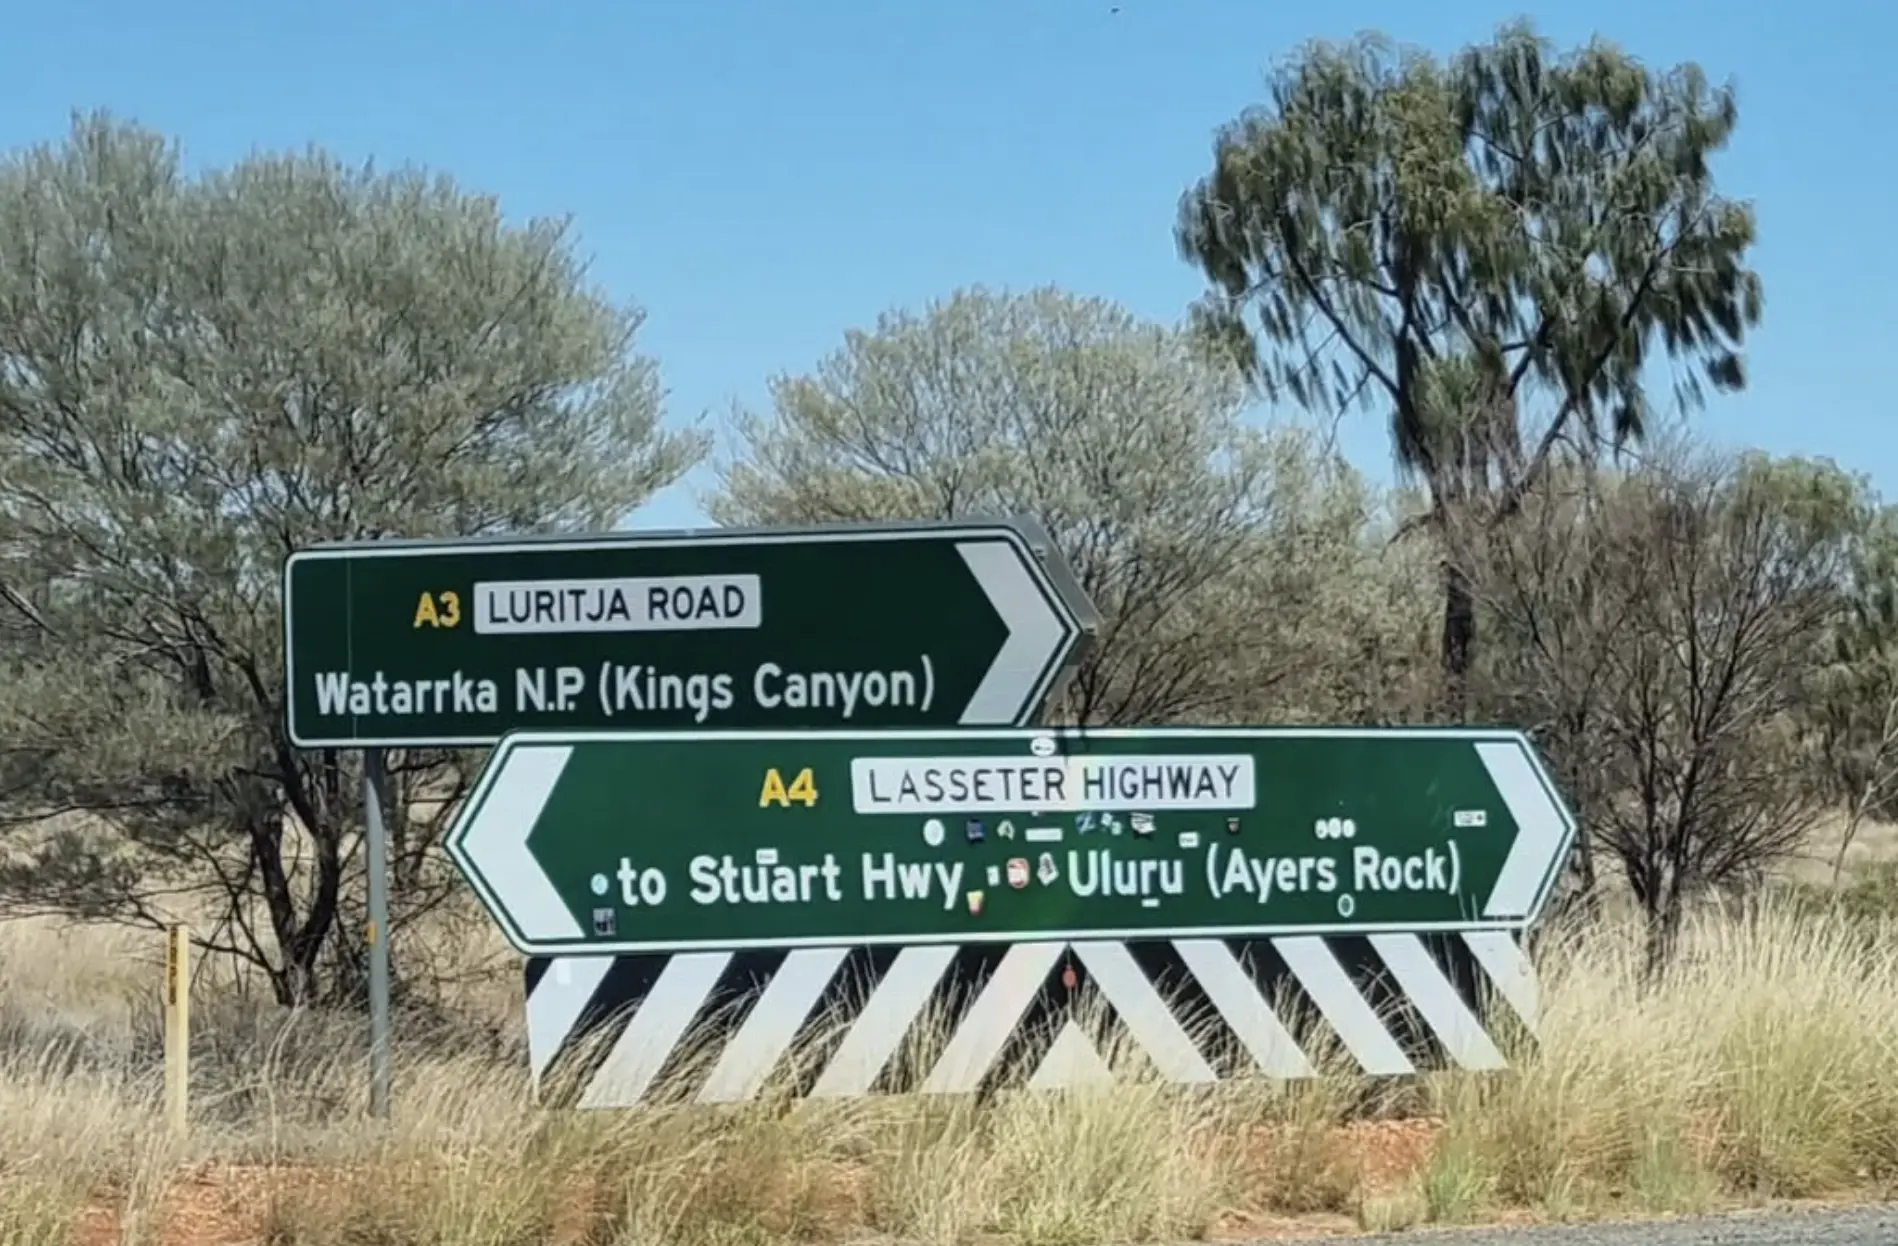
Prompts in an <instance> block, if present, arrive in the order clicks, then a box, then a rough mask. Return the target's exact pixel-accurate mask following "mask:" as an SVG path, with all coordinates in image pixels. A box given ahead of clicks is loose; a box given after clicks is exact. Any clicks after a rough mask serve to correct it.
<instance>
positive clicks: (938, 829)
mask: <svg viewBox="0 0 1898 1246" xmlns="http://www.w3.org/2000/svg"><path fill="white" fill-rule="evenodd" d="M923 842H924V843H926V844H928V845H929V846H930V847H931V848H940V847H942V819H941V818H931V819H930V820H929V821H927V822H925V823H923Z"/></svg>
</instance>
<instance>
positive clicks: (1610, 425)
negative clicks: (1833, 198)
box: [1178, 25, 1761, 487]
mask: <svg viewBox="0 0 1898 1246" xmlns="http://www.w3.org/2000/svg"><path fill="white" fill-rule="evenodd" d="M1736 120H1737V110H1736V107H1735V104H1734V100H1733V96H1732V94H1731V92H1730V91H1727V90H1715V89H1711V88H1710V87H1709V86H1708V84H1707V82H1706V79H1705V76H1704V75H1703V74H1702V72H1701V71H1700V70H1699V68H1698V67H1696V66H1694V65H1691V64H1690V65H1683V66H1680V67H1677V68H1675V69H1673V70H1671V71H1669V72H1666V73H1657V72H1655V71H1653V70H1649V69H1647V68H1644V67H1643V66H1641V65H1640V64H1639V63H1638V62H1637V61H1635V60H1634V59H1633V58H1632V57H1630V56H1628V55H1627V54H1626V53H1625V52H1623V51H1622V50H1620V49H1619V48H1617V47H1615V46H1614V45H1612V44H1609V43H1606V42H1604V41H1601V40H1596V41H1594V42H1591V43H1590V44H1588V45H1587V46H1586V47H1584V48H1581V49H1579V50H1577V51H1575V52H1573V53H1571V54H1569V55H1567V56H1560V57H1558V56H1556V55H1555V54H1554V51H1553V49H1552V48H1551V46H1550V45H1549V44H1548V43H1547V41H1546V40H1543V39H1540V38H1538V37H1537V36H1536V35H1535V33H1534V31H1533V30H1532V28H1530V27H1528V26H1527V25H1511V26H1506V27H1504V28H1503V29H1502V30H1500V31H1499V32H1498V34H1497V36H1496V38H1495V39H1494V40H1493V41H1492V42H1490V43H1488V44H1482V45H1477V46H1473V47H1470V48H1467V49H1465V50H1464V51H1463V52H1462V53H1461V54H1459V55H1458V56H1457V57H1455V58H1453V59H1452V60H1451V61H1449V62H1448V63H1444V64H1440V63H1438V62H1436V61H1434V60H1432V59H1430V58H1429V57H1427V56H1425V55H1423V54H1421V53H1418V52H1415V51H1408V50H1406V51H1399V50H1397V49H1394V48H1393V47H1392V46H1391V45H1390V44H1389V43H1388V42H1387V41H1386V40H1384V39H1382V38H1380V37H1376V36H1367V37H1365V38H1363V39H1360V40H1358V41H1357V42H1355V43H1353V44H1350V45H1346V46H1333V45H1327V44H1315V45H1313V46H1311V47H1309V48H1308V49H1306V51H1305V53H1304V54H1303V55H1302V56H1301V57H1300V58H1298V59H1296V60H1295V61H1293V62H1292V63H1290V64H1289V65H1287V66H1285V67H1284V68H1283V69H1282V70H1281V72H1280V73H1279V74H1278V76H1277V77H1276V79H1275V81H1274V83H1273V87H1272V103H1271V106H1270V107H1269V108H1265V109H1257V110H1253V111H1249V112H1247V113H1246V114H1245V115H1243V116H1242V117H1241V118H1240V119H1239V120H1238V121H1236V122H1234V123H1233V124H1231V125H1228V126H1227V127H1225V128H1224V129H1222V130H1221V131H1220V133H1219V136H1218V139H1217V142H1216V144H1215V151H1214V169H1213V172H1212V173H1211V174H1210V175H1209V176H1208V177H1206V178H1205V179H1204V180H1203V181H1201V182H1200V183H1199V184H1198V185H1197V186H1196V187H1194V188H1193V190H1191V191H1190V192H1189V193H1188V194H1187V195H1186V196H1185V198H1184V200H1183V202H1182V204H1181V212H1180V223H1179V227H1178V240H1179V245H1180V249H1181V253H1182V255H1183V257H1184V258H1186V259H1188V260H1190V261H1192V262H1194V263H1196V264H1197V265H1198V266H1199V267H1200V268H1201V270H1202V271H1203V272H1204V273H1205V275H1206V278H1207V280H1208V282H1209V283H1210V284H1211V286H1212V290H1211V291H1210V293H1209V294H1208V295H1207V297H1206V299H1205V300H1203V301H1202V303H1201V304H1200V305H1199V308H1198V311H1199V314H1200V317H1201V320H1202V324H1203V325H1204V326H1205V327H1206V328H1207V329H1208V330H1210V331H1211V332H1212V333H1213V334H1214V335H1215V336H1217V337H1219V338H1221V339H1222V340H1225V341H1227V342H1229V343H1232V344H1235V345H1239V346H1242V347H1243V348H1244V349H1243V350H1242V352H1241V356H1242V358H1244V359H1245V360H1246V361H1247V362H1248V363H1250V364H1251V366H1252V367H1253V368H1254V370H1255V375H1256V376H1257V377H1258V378H1259V379H1260V380H1261V381H1263V382H1264V383H1265V384H1266V385H1267V386H1268V387H1269V388H1271V389H1272V390H1274V391H1282V392H1284V393H1285V394H1287V395H1289V396H1290V397H1292V398H1293V399H1295V400H1296V401H1298V402H1299V403H1301V404H1304V405H1307V406H1313V407H1340V406H1344V405H1349V404H1350V403H1351V402H1353V401H1357V400H1362V401H1366V402H1373V403H1376V404H1378V405H1379V406H1382V407H1385V408H1386V409H1388V410H1390V411H1391V413H1392V418H1393V421H1394V433H1395V439H1396V446H1397V450H1398V453H1399V455H1400V457H1401V459H1402V460H1403V461H1404V462H1405V463H1406V464H1407V465H1409V466H1412V467H1414V468H1416V469H1418V470H1419V472H1420V473H1421V474H1422V475H1423V476H1424V477H1425V478H1426V479H1428V480H1430V481H1431V482H1432V483H1433V485H1434V484H1437V483H1439V482H1443V481H1447V480H1448V479H1450V478H1452V477H1454V476H1455V475H1457V474H1458V471H1459V469H1460V468H1469V469H1473V470H1475V471H1476V472H1477V473H1478V474H1479V475H1480V476H1485V477H1486V476H1487V475H1488V474H1489V472H1490V471H1491V470H1492V469H1494V470H1496V471H1498V472H1500V473H1501V475H1502V477H1503V480H1504V481H1505V482H1506V483H1509V484H1511V485H1514V486H1517V487H1519V486H1520V484H1521V483H1522V482H1523V481H1524V480H1526V478H1527V475H1528V472H1529V471H1531V470H1533V469H1534V467H1535V465H1536V464H1537V463H1539V462H1540V461H1541V460H1542V459H1543V458H1544V457H1545V456H1546V454H1547V453H1548V452H1549V449H1550V447H1551V446H1552V445H1553V444H1554V441H1553V439H1554V437H1556V436H1557V435H1558V434H1559V430H1561V429H1562V428H1563V427H1564V426H1566V425H1567V423H1568V421H1569V420H1571V419H1573V420H1575V421H1576V422H1577V423H1579V424H1581V425H1582V426H1583V428H1584V430H1585V432H1586V433H1587V434H1588V436H1589V437H1590V438H1591V439H1592V438H1596V437H1603V436H1605V437H1607V438H1610V439H1619V438H1622V437H1627V436H1635V435H1638V434H1639V433H1640V432H1641V430H1642V428H1643V427H1644V425H1645V423H1646V421H1647V403H1646V399H1645V395H1644V391H1643V387H1642V376H1641V369H1642V366H1643V364H1644V363H1645V362H1646V361H1647V358H1648V352H1649V349H1650V346H1651V344H1653V343H1654V342H1656V341H1658V342H1659V343H1660V344H1661V345H1662V346H1663V347H1664V349H1665V350H1666V352H1667V353H1668V354H1670V355H1675V354H1678V355H1681V356H1684V357H1686V358H1688V359H1690V360H1691V361H1693V362H1695V363H1697V364H1698V378H1696V377H1694V376H1686V377H1683V378H1682V380H1683V382H1684V383H1685V384H1686V385H1687V386H1688V387H1689V389H1690V390H1693V392H1697V388H1696V384H1695V383H1696V380H1697V379H1705V380H1706V381H1709V382H1711V383H1712V384H1713V385H1715V386H1717V387H1721V388H1734V387H1737V386H1739V385H1740V384H1741V383H1742V381H1743V370H1742V367H1741V361H1740V357H1739V354H1738V350H1739V347H1740V344H1741V342H1742V340H1743V337H1744V333H1745V330H1746V329H1747V328H1748V327H1750V326H1751V325H1753V324H1754V323H1756V322H1757V320H1758V318H1759V314H1760V306H1761V292H1760V283H1759V280H1758V278H1757V277H1756V276H1755V275H1754V274H1753V273H1751V272H1750V271H1748V270H1747V269H1746V268H1745V267H1744V262H1743V261H1744V256H1745V252H1746V250H1747V248H1748V247H1749V246H1750V244H1751V242H1752V240H1753V233H1754V226H1753V216H1752V212H1751V210H1750V209H1749V208H1748V207H1746V206H1745V205H1742V204H1738V203H1734V202H1732V201H1729V200H1726V199H1724V198H1722V197H1720V196H1719V195H1717V194H1716V193H1715V191H1714V188H1713V179H1712V172H1711V169H1710V167H1709V159H1710V157H1711V156H1712V155H1713V154H1714V153H1715V152H1717V151H1719V150H1720V149H1721V148H1723V147H1724V146H1725V145H1726V142H1727V140H1728V138H1729V137H1730V135H1731V134H1732V131H1733V127H1734V125H1735V122H1736ZM1248 311H1250V312H1251V313H1252V316H1253V322H1254V324H1255V325H1256V328H1255V329H1249V328H1248V327H1247V324H1246V314H1247V312H1248ZM1473 373H1474V374H1477V375H1480V376H1481V377H1482V378H1483V379H1486V380H1487V381H1489V382H1490V383H1491V384H1492V386H1493V391H1494V392H1493V393H1492V394H1491V395H1490V399H1491V401H1489V402H1486V403H1480V404H1443V403H1438V404H1435V405H1433V404H1431V403H1430V402H1428V401H1426V400H1427V399H1428V398H1430V397H1431V396H1432V393H1431V391H1433V390H1437V391H1441V390H1443V389H1446V388H1447V389H1449V390H1450V391H1452V392H1455V391H1458V390H1462V391H1465V392H1467V391H1468V390H1469V389H1470V388H1471V381H1472V374H1473ZM1529 383H1534V384H1537V385H1539V386H1540V387H1542V388H1544V389H1545V390H1547V391H1548V392H1549V393H1551V394H1552V395H1553V396H1554V400H1555V403H1556V410H1555V412H1554V415H1553V417H1552V418H1551V419H1550V420H1549V422H1548V429H1547V431H1546V432H1545V434H1544V438H1543V440H1542V442H1541V444H1540V446H1539V447H1538V448H1537V450H1536V451H1535V452H1534V455H1533V456H1532V457H1531V458H1530V459H1529V460H1528V461H1527V462H1525V460H1524V458H1523V456H1522V448H1521V444H1520V441H1519V438H1518V433H1519V430H1518V429H1517V428H1516V426H1515V415H1516V412H1515V411H1514V410H1513V408H1514V407H1516V406H1517V405H1518V402H1519V399H1520V397H1521V396H1522V390H1523V388H1524V386H1525V385H1527V384H1529ZM1499 404H1500V405H1501V406H1502V407H1504V408H1506V411H1505V413H1504V418H1502V419H1501V420H1500V423H1497V424H1490V423H1489V421H1490V417H1494V416H1496V414H1497V412H1496V411H1494V410H1492V409H1489V408H1494V407H1496V406H1497V405H1499ZM1473 407H1474V408H1476V409H1472V408H1473ZM1479 416H1481V417H1483V419H1484V424H1483V425H1481V426H1479V425H1478V424H1477V423H1475V422H1473V421H1474V419H1475V417H1479ZM1604 421H1605V426H1604Z"/></svg>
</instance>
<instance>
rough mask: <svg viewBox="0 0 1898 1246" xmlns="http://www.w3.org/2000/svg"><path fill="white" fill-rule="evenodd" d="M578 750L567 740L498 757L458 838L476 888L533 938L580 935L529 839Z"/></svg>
mask: <svg viewBox="0 0 1898 1246" xmlns="http://www.w3.org/2000/svg"><path fill="white" fill-rule="evenodd" d="M572 754H573V749H572V747H571V746H569V745H564V744H523V745H517V746H515V747H514V748H511V749H509V750H507V752H506V753H505V754H504V755H503V756H502V757H501V758H500V759H499V765H498V767H497V768H496V770H495V774H494V778H493V780H492V781H491V782H490V783H489V784H488V789H487V791H486V792H484V793H482V794H481V796H480V797H479V800H478V803H477V804H476V805H475V807H474V809H473V811H472V813H471V815H470V817H469V820H468V822H467V823H466V825H465V826H464V827H463V828H461V833H460V834H459V835H457V836H455V837H454V840H453V842H454V844H455V845H456V848H457V849H458V852H457V854H456V855H457V858H458V861H459V863H460V864H461V865H462V869H463V872H464V873H466V874H468V875H469V881H470V882H471V883H473V884H474V885H475V888H476V890H478V891H481V892H483V893H485V894H486V895H487V896H488V897H489V898H490V900H491V901H492V903H493V905H494V907H495V909H496V910H497V912H496V916H502V915H505V917H504V920H503V921H502V926H503V927H504V928H510V929H511V930H512V931H513V932H515V933H517V934H518V935H520V936H521V937H522V938H523V939H525V940H527V941H528V942H530V943H534V942H540V941H543V940H551V939H578V938H580V937H581V936H582V933H583V932H582V931H581V929H580V923H579V922H577V921H575V920H574V917H573V913H572V911H571V910H569V909H568V908H567V905H566V902H565V901H563V900H562V899H561V898H560V893H559V891H557V890H556V889H555V888H554V885H553V881H552V880H551V879H549V878H548V877H547V873H546V871H545V870H543V869H541V867H540V863H539V862H538V861H536V860H535V859H534V854H533V852H532V851H531V850H530V849H529V848H528V846H527V837H528V835H530V834H531V833H532V832H533V830H534V825H535V823H536V822H538V821H539V820H540V815H541V811H542V810H543V809H545V808H546V807H547V801H548V798H549V797H551V796H552V795H553V791H554V787H555V785H557V784H558V783H559V782H560V776H561V774H562V773H564V772H565V770H566V768H567V759H568V758H569V757H570V756H572Z"/></svg>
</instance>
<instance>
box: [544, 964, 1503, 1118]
mask: <svg viewBox="0 0 1898 1246" xmlns="http://www.w3.org/2000/svg"><path fill="white" fill-rule="evenodd" d="M1499 1001H1500V1002H1499ZM1536 1001H1537V989H1536V980H1535V975H1534V972H1533V970H1532V968H1531V966H1530V963H1529V960H1528V957H1527V956H1526V955H1525V953H1524V951H1523V949H1522V948H1521V946H1520V945H1519V944H1518V942H1517V940H1516V938H1515V937H1514V936H1512V935H1509V934H1506V933H1500V932H1483V933H1474V934H1465V935H1441V936H1435V935H1409V934H1389V935H1371V936H1365V937H1349V938H1345V937H1322V938H1321V937H1315V936H1312V937H1295V938H1294V937H1288V938H1276V939H1258V940H1223V939H1177V940H1169V941H1155V942H1127V943H1122V942H1076V943H1059V942H1054V943H1021V944H1001V945H991V946H981V945H969V946H946V947H944V946H938V947H833V948H800V949H796V950H791V951H783V950H777V951H746V952H698V953H684V954H674V955H650V956H624V957H588V956H563V957H536V958H532V959H530V960H529V961H528V966H527V1034H528V1048H529V1053H530V1060H531V1062H532V1071H533V1074H534V1079H535V1085H536V1087H537V1088H539V1089H540V1091H541V1097H542V1101H543V1102H546V1103H549V1104H561V1105H570V1106H578V1107H583V1108H611V1107H629V1106H632V1105H634V1104H637V1103H640V1102H644V1101H650V1100H653V1099H656V1098H660V1097H666V1098H672V1097H674V1096H680V1097H686V1098H692V1099H696V1100H698V1101H700V1102H708V1103H710V1102H732V1101H738V1100H744V1099H750V1098H753V1097H755V1096H756V1095H758V1093H759V1092H760V1091H761V1090H762V1089H763V1088H765V1087H766V1086H788V1087H789V1088H790V1089H792V1091H793V1092H794V1093H797V1094H801V1095H807V1096H843V1095H863V1094H872V1093H892V1092H900V1091H912V1090H913V1091H923V1092H944V1093H958V1092H961V1093H970V1092H984V1091H987V1090H990V1089H994V1088H996V1087H999V1086H1002V1085H1007V1084H1019V1083H1020V1082H1022V1081H1025V1082H1026V1083H1027V1084H1028V1085H1029V1086H1032V1087H1058V1086H1071V1085H1077V1084H1081V1083H1084V1082H1089V1081H1099V1080H1101V1079H1104V1078H1108V1077H1110V1076H1111V1073H1110V1072H1109V1069H1108V1061H1107V1059H1106V1058H1105V1056H1104V1055H1103V1052H1106V1051H1115V1050H1118V1051H1124V1050H1126V1049H1127V1048H1126V1045H1127V1044H1131V1045H1132V1046H1133V1047H1134V1048H1136V1049H1138V1050H1139V1051H1140V1052H1141V1053H1143V1054H1144V1056H1145V1057H1146V1059H1147V1060H1148V1061H1149V1062H1150V1063H1151V1064H1152V1066H1153V1069H1154V1071H1155V1072H1156V1073H1157V1074H1158V1075H1159V1076H1160V1077H1162V1078H1165V1079H1166V1080H1168V1081H1173V1082H1182V1083H1194V1082H1210V1081H1218V1080H1222V1079H1225V1078H1229V1077H1235V1076H1240V1075H1245V1074H1256V1073H1259V1072H1263V1073H1265V1074H1266V1075H1268V1076H1273V1077H1283V1078H1296V1077H1306V1076H1310V1075H1311V1074H1312V1073H1313V1071H1314V1068H1313V1053H1312V1052H1308V1051H1307V1050H1305V1049H1302V1048H1301V1047H1300V1045H1299V1042H1298V1041H1297V1040H1296V1039H1295V1038H1294V1037H1293V1034H1292V1032H1291V1031H1290V1029H1288V1027H1287V1024H1286V1018H1288V1017H1299V1018H1309V1019H1311V1020H1313V1021H1316V1022H1319V1023H1320V1025H1319V1029H1318V1031H1316V1037H1315V1038H1314V1031H1309V1030H1308V1031H1304V1033H1305V1035H1306V1041H1307V1042H1308V1043H1311V1042H1313V1041H1323V1036H1324V1033H1325V1032H1328V1033H1329V1035H1330V1037H1331V1038H1333V1039H1335V1041H1336V1043H1337V1049H1338V1050H1340V1051H1341V1052H1342V1053H1344V1054H1345V1055H1346V1056H1348V1058H1349V1059H1350V1060H1352V1061H1354V1062H1355V1063H1356V1064H1357V1066H1358V1067H1359V1068H1360V1069H1362V1070H1363V1071H1364V1072H1365V1073H1367V1074H1371V1075H1376V1076H1402V1075H1405V1074H1410V1073H1415V1072H1418V1071H1420V1070H1421V1069H1425V1068H1434V1067H1444V1066H1447V1065H1452V1064H1453V1065H1459V1066H1462V1067H1464V1068H1469V1069H1479V1070H1480V1069H1497V1068H1502V1067H1504V1064H1505V1060H1504V1057H1503V1054H1502V1051H1501V1050H1500V1048H1499V1045H1498V1042H1497V1040H1496V1037H1495V1033H1494V1027H1495V1026H1496V1025H1499V1024H1506V1023H1509V1022H1513V1023H1515V1024H1518V1025H1519V1026H1521V1027H1522V1028H1523V1029H1524V1030H1526V1032H1527V1033H1528V1034H1529V1035H1533V1034H1534V1033H1535V1029H1536V1020H1537V1003H1536ZM1492 1006H1494V1007H1499V1008H1503V1009H1507V1011H1508V1013H1509V1014H1511V1016H1510V1017H1509V1018H1508V1021H1505V1018H1504V1017H1502V1016H1498V1015H1495V1014H1493V1013H1486V1009H1488V1008H1490V1007H1492ZM932 1036H935V1037H936V1041H935V1042H934V1043H933V1045H932V1044H931V1043H930V1039H931V1037H932ZM943 1036H946V1041H944V1037H943ZM793 1053H799V1054H798V1055H797V1056H796V1057H794V1056H793ZM556 1088H557V1089H556Z"/></svg>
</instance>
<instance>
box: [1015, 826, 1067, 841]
mask: <svg viewBox="0 0 1898 1246" xmlns="http://www.w3.org/2000/svg"><path fill="white" fill-rule="evenodd" d="M1021 837H1022V838H1023V839H1025V840H1027V841H1028V842H1029V843H1031V844H1058V843H1060V842H1061V828H1060V827H1058V826H1031V827H1029V828H1028V829H1027V830H1025V831H1023V832H1022V833H1021Z"/></svg>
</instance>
